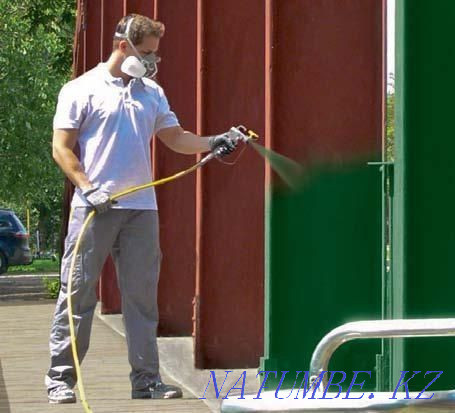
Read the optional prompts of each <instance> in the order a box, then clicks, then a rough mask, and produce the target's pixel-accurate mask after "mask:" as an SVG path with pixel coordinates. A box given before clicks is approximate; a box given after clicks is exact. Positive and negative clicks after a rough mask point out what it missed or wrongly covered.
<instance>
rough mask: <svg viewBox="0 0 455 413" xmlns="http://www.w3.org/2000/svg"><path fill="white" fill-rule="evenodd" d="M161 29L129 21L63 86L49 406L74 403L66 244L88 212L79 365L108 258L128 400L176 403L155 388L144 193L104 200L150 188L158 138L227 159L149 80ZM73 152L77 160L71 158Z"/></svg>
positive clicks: (148, 207) (151, 219) (78, 317)
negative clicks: (68, 200)
mask: <svg viewBox="0 0 455 413" xmlns="http://www.w3.org/2000/svg"><path fill="white" fill-rule="evenodd" d="M163 34H164V25H163V24H162V23H160V22H157V21H154V20H151V19H149V18H147V17H145V16H140V15H135V14H132V15H128V16H126V17H124V18H123V19H122V20H121V21H120V22H119V24H118V25H117V31H116V33H115V35H114V42H113V52H112V54H111V56H110V57H109V59H108V61H107V62H105V63H100V64H99V65H98V66H97V67H95V68H94V69H92V70H90V71H89V72H87V73H85V74H84V75H82V76H80V77H79V78H77V79H74V80H72V81H70V82H68V83H67V84H66V85H64V86H63V88H62V90H61V92H60V95H59V99H58V105H57V110H56V114H55V117H54V136H53V156H54V159H55V161H56V162H57V164H58V165H59V166H60V168H61V169H62V170H63V172H64V173H65V174H66V176H67V177H68V178H69V179H70V180H71V181H72V182H73V183H74V185H75V187H76V189H75V193H74V197H73V200H72V204H71V206H72V215H71V219H70V222H69V226H68V235H67V237H66V239H65V252H64V255H63V258H62V273H61V284H62V286H61V290H60V295H59V298H58V301H57V306H56V309H55V314H54V320H53V323H52V329H51V336H50V353H51V366H50V369H49V371H48V373H47V375H46V379H45V383H46V386H47V389H48V399H49V402H51V403H72V402H75V401H76V398H75V394H74V392H73V390H72V389H73V387H74V386H75V384H76V376H75V369H74V365H73V357H72V353H71V345H70V337H69V326H68V312H67V299H66V292H67V281H68V276H69V268H70V263H71V258H72V252H73V250H74V246H75V241H76V239H77V236H78V234H79V232H80V230H81V226H82V224H83V222H84V220H85V218H86V217H87V215H88V214H89V212H90V211H91V210H93V208H95V209H96V212H97V213H96V215H95V217H94V219H93V220H92V221H91V223H90V225H89V227H88V228H87V230H86V232H85V236H84V239H83V242H82V245H81V249H80V252H79V254H78V256H77V261H76V266H75V267H76V268H75V271H74V274H73V285H72V289H73V295H72V299H73V307H74V308H73V312H74V315H75V317H74V322H75V331H76V339H77V344H78V352H79V357H80V359H81V360H82V359H83V358H84V356H85V354H86V352H87V349H88V346H89V338H90V330H91V324H92V319H93V313H94V309H95V306H96V295H95V286H96V283H97V280H98V275H99V273H100V271H101V269H102V266H103V263H104V261H105V259H106V257H107V256H108V254H109V253H112V256H113V258H114V262H115V265H116V269H117V276H118V284H119V287H120V291H121V296H122V311H123V317H124V323H125V331H126V339H127V344H128V359H129V362H130V365H131V373H130V380H131V386H132V398H175V397H181V396H182V391H181V389H180V388H178V387H176V386H170V385H166V384H164V383H162V382H161V377H160V373H159V361H158V350H157V341H156V329H157V324H158V309H157V284H158V274H159V267H160V260H161V252H160V247H159V237H158V214H157V205H156V199H155V192H154V189H153V188H149V189H146V190H143V191H139V192H136V193H134V194H131V195H129V196H127V197H124V198H121V199H119V200H118V202H117V203H115V204H114V205H113V204H112V202H111V201H110V196H111V195H112V194H114V193H116V192H119V191H121V190H124V189H127V188H130V187H132V186H136V185H141V184H144V183H147V182H149V181H150V180H151V175H152V167H151V161H150V159H151V158H150V140H151V137H152V136H153V135H156V136H158V138H159V139H160V140H162V141H163V142H164V143H165V144H166V145H167V146H168V147H169V148H171V149H173V150H174V151H176V152H180V153H185V154H195V153H200V152H206V151H214V150H216V151H217V153H218V154H219V155H221V156H224V155H226V154H228V153H230V152H232V151H233V150H234V149H235V147H236V142H237V137H236V136H233V134H232V133H226V134H222V135H217V136H212V137H200V136H196V135H194V134H193V133H190V132H186V131H184V130H183V129H182V128H181V127H180V125H179V123H178V121H177V118H176V116H175V114H174V113H173V112H171V110H170V109H169V105H168V102H167V99H166V96H165V95H164V93H163V90H162V88H161V87H159V86H158V85H157V84H156V83H155V82H154V81H153V80H151V79H149V78H148V77H152V76H154V75H155V74H156V70H157V68H156V64H157V63H158V61H159V58H158V57H157V56H156V54H155V53H156V52H157V50H158V47H159V42H160V38H161V37H162V36H163ZM76 143H79V146H80V150H81V155H80V161H79V160H78V159H77V157H76V156H75V155H74V153H73V148H74V146H75V145H76Z"/></svg>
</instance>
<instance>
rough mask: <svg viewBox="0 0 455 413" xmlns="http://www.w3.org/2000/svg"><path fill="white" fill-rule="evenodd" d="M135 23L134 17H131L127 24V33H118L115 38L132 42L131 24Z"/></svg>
mask: <svg viewBox="0 0 455 413" xmlns="http://www.w3.org/2000/svg"><path fill="white" fill-rule="evenodd" d="M133 21H134V17H133V16H130V17H129V18H128V20H127V22H126V27H125V31H124V32H123V33H120V32H118V31H116V32H115V35H114V36H115V37H117V38H120V39H127V40H130V28H131V24H132V23H133Z"/></svg>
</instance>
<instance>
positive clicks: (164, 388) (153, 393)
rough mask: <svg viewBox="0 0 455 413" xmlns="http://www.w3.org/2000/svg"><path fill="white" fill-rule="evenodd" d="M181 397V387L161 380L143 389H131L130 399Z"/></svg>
mask: <svg viewBox="0 0 455 413" xmlns="http://www.w3.org/2000/svg"><path fill="white" fill-rule="evenodd" d="M180 397H182V389H181V388H180V387H177V386H172V385H170V384H164V383H161V382H158V383H154V384H151V385H150V386H148V387H146V388H145V389H140V390H133V391H132V392H131V398H132V399H178V398H180Z"/></svg>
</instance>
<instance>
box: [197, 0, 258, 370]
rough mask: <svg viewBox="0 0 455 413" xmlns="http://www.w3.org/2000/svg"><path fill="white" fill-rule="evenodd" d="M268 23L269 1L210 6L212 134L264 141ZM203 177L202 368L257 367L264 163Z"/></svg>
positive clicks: (249, 160) (206, 172) (208, 126)
mask: <svg viewBox="0 0 455 413" xmlns="http://www.w3.org/2000/svg"><path fill="white" fill-rule="evenodd" d="M264 22H265V5H264V1H262V0H251V1H248V2H245V1H244V0H233V1H230V2H211V1H206V2H205V4H204V26H205V27H204V49H205V56H204V64H205V72H204V75H205V77H204V80H203V83H202V88H203V94H204V104H203V111H204V124H203V126H204V132H206V133H210V134H213V133H220V132H223V131H226V130H228V129H229V128H230V127H231V126H233V125H238V124H245V125H246V126H248V127H249V128H251V129H253V130H256V131H257V132H258V133H259V134H260V135H261V136H263V135H264V70H263V68H264V51H265V48H264V29H265V27H264ZM261 141H262V143H263V140H262V139H261ZM201 175H202V177H201V182H202V187H201V190H202V205H201V206H200V207H201V215H202V216H203V220H202V221H201V223H200V225H201V228H200V231H201V232H200V236H201V244H200V257H199V259H200V264H199V265H200V273H199V277H200V279H199V289H200V297H199V299H200V306H199V329H200V331H199V332H198V334H197V335H196V338H197V340H196V365H197V367H203V368H215V367H217V368H224V367H229V368H233V367H247V366H251V367H252V366H257V365H258V362H259V357H260V356H261V355H262V347H263V306H264V305H263V279H264V265H263V261H264V241H263V239H264V166H263V161H262V159H261V158H260V157H259V156H258V155H257V154H256V153H254V151H252V150H251V149H249V148H247V150H246V151H245V152H244V153H243V156H242V157H241V158H240V159H239V160H238V162H237V164H236V165H235V166H227V165H223V164H221V163H217V162H213V163H211V164H209V165H208V166H207V167H205V168H204V169H203V170H202V171H201Z"/></svg>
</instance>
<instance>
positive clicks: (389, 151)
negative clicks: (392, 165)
mask: <svg viewBox="0 0 455 413" xmlns="http://www.w3.org/2000/svg"><path fill="white" fill-rule="evenodd" d="M394 140H395V94H394V93H390V94H387V124H386V159H387V160H388V161H393V159H394V152H393V151H394Z"/></svg>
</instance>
